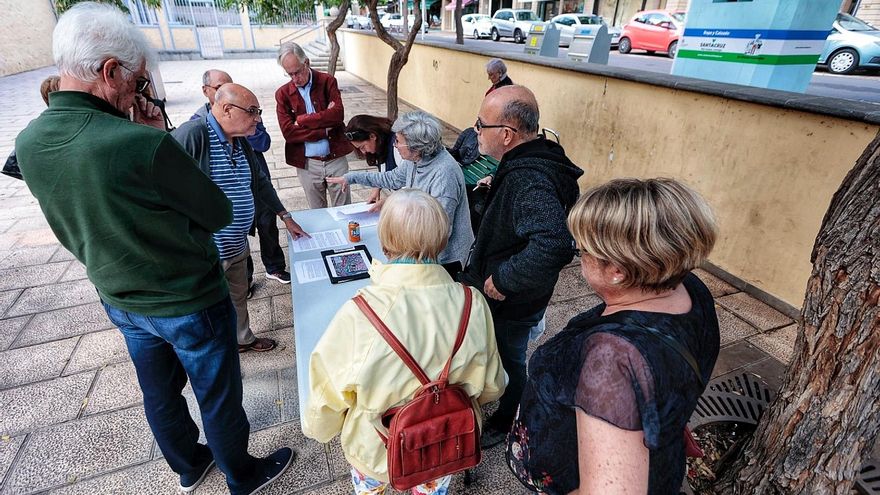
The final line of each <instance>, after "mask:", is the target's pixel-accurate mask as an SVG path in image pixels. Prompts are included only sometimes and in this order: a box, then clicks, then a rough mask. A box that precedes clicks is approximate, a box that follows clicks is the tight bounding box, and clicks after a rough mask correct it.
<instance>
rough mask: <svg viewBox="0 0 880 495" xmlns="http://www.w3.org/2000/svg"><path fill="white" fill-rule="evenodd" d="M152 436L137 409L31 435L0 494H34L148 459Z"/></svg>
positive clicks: (87, 419) (70, 423)
mask: <svg viewBox="0 0 880 495" xmlns="http://www.w3.org/2000/svg"><path fill="white" fill-rule="evenodd" d="M152 441H153V436H152V435H151V434H150V428H149V426H148V425H147V420H146V418H144V414H143V411H142V410H141V408H139V407H133V408H129V409H123V410H122V411H116V412H112V413H108V414H102V415H98V416H90V417H87V418H83V419H80V420H76V421H70V422H68V423H64V424H61V425H56V426H53V427H50V428H47V429H44V430H40V431H37V432H35V433H33V434H32V435H31V437H30V438H29V439H28V443H27V445H26V446H25V449H24V452H23V453H22V455H21V457H20V459H19V461H18V463H17V465H16V466H15V468H14V469H13V471H12V473H10V475H9V476H8V479H7V481H6V486H5V489H6V490H7V491H10V492H12V493H20V492H24V491H39V490H44V489H47V488H53V487H56V486H59V485H63V484H67V483H71V482H73V481H75V480H77V479H80V478H85V477H88V476H92V475H95V474H98V473H104V472H108V471H113V470H116V469H119V468H122V467H125V466H130V465H133V464H139V463H143V462H145V461H147V460H149V457H150V448H151V446H152Z"/></svg>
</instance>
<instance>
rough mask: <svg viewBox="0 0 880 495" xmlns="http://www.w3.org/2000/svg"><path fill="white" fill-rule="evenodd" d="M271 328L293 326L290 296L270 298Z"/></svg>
mask: <svg viewBox="0 0 880 495" xmlns="http://www.w3.org/2000/svg"><path fill="white" fill-rule="evenodd" d="M272 324H273V328H285V327H290V326H293V301H292V300H291V298H290V294H287V295H281V296H274V297H272Z"/></svg>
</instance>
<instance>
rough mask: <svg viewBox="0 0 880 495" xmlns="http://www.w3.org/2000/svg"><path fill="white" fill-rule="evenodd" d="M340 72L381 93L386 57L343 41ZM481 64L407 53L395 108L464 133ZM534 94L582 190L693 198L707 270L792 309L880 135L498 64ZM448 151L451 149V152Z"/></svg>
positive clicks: (476, 98)
mask: <svg viewBox="0 0 880 495" xmlns="http://www.w3.org/2000/svg"><path fill="white" fill-rule="evenodd" d="M342 39H343V43H344V44H343V46H344V56H345V69H346V71H347V72H350V73H353V74H355V75H357V76H359V77H361V78H363V79H365V80H367V81H368V82H370V83H372V84H374V85H376V86H378V87H380V88H384V87H385V81H386V71H387V67H388V61H389V59H390V55H391V50H390V49H389V48H388V47H387V46H386V45H385V44H383V43H382V42H381V41H380V40H379V39H378V38H376V37H374V36H371V35H364V34H358V33H356V32H352V31H346V32H344V33H343V35H342ZM487 60H488V59H487V57H485V56H480V55H474V54H470V53H466V52H459V51H455V50H451V49H445V48H435V47H429V46H424V45H418V44H417V45H415V46H413V49H412V53H411V54H410V57H409V63H408V64H407V65H406V67H405V68H404V70H403V73H402V74H401V77H400V97H401V98H402V99H404V100H405V101H407V102H409V103H411V104H413V105H415V106H417V107H420V108H422V109H424V110H426V111H428V112H431V113H434V114H435V115H437V116H438V117H439V118H441V119H442V120H444V121H446V122H448V123H449V124H451V125H453V126H455V127H458V128H460V129H461V128H465V127H467V126H469V125H472V124H473V122H474V120H475V118H476V112H477V109H478V108H479V105H480V102H481V100H482V97H483V94H484V92H485V91H486V89H487V87H488V84H489V83H488V81H487V80H486V74H485V70H484V65H485V63H486V61H487ZM507 65H508V72H509V74H510V76H511V78H512V79H513V80H514V81H515V82H517V83H521V84H525V85H526V86H528V87H530V88H532V89H533V90H534V91H535V93H536V96H537V98H538V102H539V103H540V105H541V125H542V126H544V127H549V128H551V129H555V130H557V131H558V132H559V133H560V135H561V137H562V144H563V146H565V149H566V151H567V153H568V155H569V157H571V159H572V160H573V161H574V162H575V163H577V164H578V165H580V166H581V167H582V168H584V169H585V170H586V174H585V175H584V178H583V179H582V182H581V187H582V188H585V187H589V186H591V185H594V184H597V183H601V182H603V181H606V180H608V179H611V178H614V177H624V176H635V177H653V176H669V177H675V178H678V179H681V180H684V181H686V182H687V183H688V184H691V185H692V186H693V187H695V188H696V189H698V190H699V191H700V192H702V193H703V194H704V195H705V196H706V197H707V199H708V200H709V202H710V203H711V204H712V207H713V208H714V209H715V211H716V213H717V215H718V220H719V224H720V226H721V237H720V240H719V242H718V245H717V247H716V249H715V252H714V253H713V254H712V256H711V258H710V260H711V261H712V262H713V263H714V264H715V265H717V266H719V267H720V268H722V269H724V270H726V271H727V272H729V273H731V274H733V275H735V276H737V277H739V278H740V279H742V280H743V281H745V282H747V283H750V284H752V285H754V286H756V287H758V288H759V289H761V290H764V291H766V292H768V293H770V294H772V295H774V296H776V297H777V298H779V299H781V300H783V301H785V302H787V303H788V304H791V305H792V306H795V307H800V305H801V303H802V299H803V294H804V288H805V284H806V280H807V278H808V276H809V274H810V268H811V265H810V250H811V248H812V245H813V240H814V239H815V236H816V234H817V232H818V230H819V226H820V223H821V221H822V217H823V215H824V214H825V210H826V209H827V207H828V204H829V201H830V199H831V196H832V195H833V193H834V191H835V190H836V189H837V187H838V186H839V184H840V182H841V180H842V179H843V177H844V175H845V174H846V172H847V171H849V170H850V168H851V167H852V165H853V163H854V162H855V160H856V159H857V158H858V156H859V154H860V153H861V152H862V150H863V149H864V148H865V146H866V145H867V144H868V143H869V142H870V141H871V139H872V138H873V137H874V136H875V135H876V134H877V132H878V127H877V126H874V125H868V124H865V123H861V122H854V121H849V120H845V119H839V118H834V117H828V116H825V115H817V114H810V113H806V112H799V111H793V110H785V109H780V108H775V107H770V106H765V105H759V104H754V103H747V102H743V101H738V100H731V99H726V98H720V97H716V96H710V95H705V94H701V93H693V92H688V91H682V90H674V89H670V88H666V87H660V86H652V85H649V84H643V83H637V82H631V81H625V80H621V79H614V78H610V77H602V76H597V75H591V74H584V73H580V72H575V71H570V70H564V69H555V68H550V67H543V66H538V65H533V64H528V63H523V62H518V61H508V62H507ZM450 144H451V143H450Z"/></svg>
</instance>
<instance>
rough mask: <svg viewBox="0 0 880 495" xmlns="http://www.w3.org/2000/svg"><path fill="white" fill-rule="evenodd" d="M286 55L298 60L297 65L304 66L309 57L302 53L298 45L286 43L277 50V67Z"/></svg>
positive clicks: (290, 42)
mask: <svg viewBox="0 0 880 495" xmlns="http://www.w3.org/2000/svg"><path fill="white" fill-rule="evenodd" d="M288 55H293V56H294V57H296V59H297V60H299V63H301V64H304V63H306V60H308V59H309V57H307V56H306V52H305V51H303V49H302V47H301V46H299V45H298V44H296V43H294V42H292V41H288V42H287V43H284V44H282V45H281V48H279V49H278V65H281V61H282V60H284V57H286V56H288Z"/></svg>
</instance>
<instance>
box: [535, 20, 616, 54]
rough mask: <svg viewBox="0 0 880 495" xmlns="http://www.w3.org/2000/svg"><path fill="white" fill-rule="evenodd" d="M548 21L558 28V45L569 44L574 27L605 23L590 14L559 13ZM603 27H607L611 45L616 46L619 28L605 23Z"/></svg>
mask: <svg viewBox="0 0 880 495" xmlns="http://www.w3.org/2000/svg"><path fill="white" fill-rule="evenodd" d="M550 22H552V23H554V24H556V27H557V28H558V29H559V46H570V45H571V41H572V38H573V37H574V31H575V29H577V28H579V27H581V26H595V25H599V24H605V19H603V18H602V17H600V16H598V15H590V14H560V15H558V16H556V17H554V18H553V19H550ZM605 27H607V28H608V34H609V35H610V36H611V46H612V47H615V46H617V42H618V41H619V40H620V28H616V27H610V26H608V25H607V24H605Z"/></svg>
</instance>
